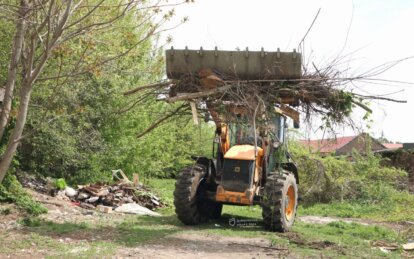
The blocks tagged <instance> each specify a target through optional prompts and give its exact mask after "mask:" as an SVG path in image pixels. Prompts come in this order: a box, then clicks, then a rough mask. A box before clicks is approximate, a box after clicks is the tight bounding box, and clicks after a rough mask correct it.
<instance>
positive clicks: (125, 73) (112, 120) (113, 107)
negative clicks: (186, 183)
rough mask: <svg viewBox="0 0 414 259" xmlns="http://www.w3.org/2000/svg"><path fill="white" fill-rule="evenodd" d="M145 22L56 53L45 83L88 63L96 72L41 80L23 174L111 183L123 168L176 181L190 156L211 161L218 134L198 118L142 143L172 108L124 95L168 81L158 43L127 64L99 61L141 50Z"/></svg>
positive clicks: (172, 124) (130, 19)
mask: <svg viewBox="0 0 414 259" xmlns="http://www.w3.org/2000/svg"><path fill="white" fill-rule="evenodd" d="M141 22H143V21H141V20H140V19H139V17H138V16H136V15H129V16H127V17H126V18H125V19H122V20H119V21H117V22H116V23H115V24H114V25H113V26H112V27H111V28H108V29H107V30H105V31H99V33H96V34H94V35H92V36H93V37H92V36H91V35H89V37H82V38H79V39H75V40H73V41H69V42H67V43H65V44H63V45H62V46H60V47H59V48H57V49H56V50H55V51H54V53H53V54H54V55H53V57H52V58H51V65H49V66H48V67H47V69H46V70H45V73H44V74H43V78H47V77H48V76H52V75H57V74H59V73H60V74H62V75H63V74H65V73H69V72H71V71H72V70H73V69H74V68H75V69H76V65H77V64H78V62H79V60H78V58H79V57H81V56H82V55H84V60H82V66H83V67H87V68H88V69H87V72H86V73H83V74H80V75H76V72H75V75H74V76H73V77H69V78H65V77H62V78H59V79H56V80H45V81H41V80H40V82H39V85H38V87H37V88H35V90H34V93H33V94H32V107H31V108H32V109H31V110H30V112H29V116H28V124H27V130H26V134H29V137H27V138H26V139H24V141H23V143H22V145H21V147H20V150H19V160H20V161H21V165H22V169H23V170H25V171H36V172H38V173H40V174H43V175H45V176H52V177H56V178H65V179H66V180H69V181H70V182H76V183H82V182H94V181H109V180H111V169H118V168H120V169H122V170H124V171H125V172H126V173H127V174H129V175H132V173H135V172H137V173H139V174H140V175H144V176H158V177H170V176H173V175H175V173H176V172H177V171H178V170H180V169H181V168H182V167H183V166H185V165H187V164H188V163H190V162H191V161H190V155H192V154H196V155H197V154H198V155H201V154H208V152H209V150H210V149H211V140H212V137H213V130H212V128H211V127H210V126H209V125H207V124H201V126H197V127H196V126H193V125H192V122H191V116H190V115H184V116H180V117H179V118H173V119H171V120H169V121H167V123H166V124H165V125H163V126H161V127H159V128H157V129H155V130H154V131H152V132H151V133H149V134H147V135H145V136H144V137H142V138H139V139H138V138H137V137H136V135H137V133H138V132H140V131H143V130H145V129H146V128H147V127H149V126H150V125H151V123H152V122H153V121H154V120H156V118H158V117H160V116H162V115H164V114H165V113H166V112H167V111H168V110H170V109H171V108H172V106H171V105H169V104H166V103H164V102H161V101H156V98H157V97H158V96H153V98H145V101H141V102H139V99H140V98H141V97H142V96H144V95H146V94H147V93H145V92H143V93H142V96H140V95H134V96H131V97H128V98H127V97H124V96H123V95H122V93H123V92H124V91H126V90H128V89H131V88H133V87H136V86H137V85H142V84H147V83H150V82H154V81H158V80H160V79H161V78H162V75H163V67H164V63H163V56H162V55H161V53H160V51H159V50H158V49H156V48H155V45H154V44H155V42H154V41H145V42H143V43H140V44H139V45H138V46H137V47H135V48H132V49H131V51H129V52H128V55H125V56H124V57H122V58H121V59H118V60H116V61H114V62H110V63H108V64H106V65H101V64H100V62H99V61H100V60H101V59H102V58H103V57H110V56H114V55H117V54H118V53H122V52H124V51H125V50H128V49H130V48H131V47H133V46H134V45H136V44H137V43H138V42H140V39H142V38H143V37H145V34H146V33H147V31H148V30H150V29H151V26H152V25H151V23H150V22H148V24H147V26H146V27H145V26H144V28H146V30H144V29H141V30H136V27H137V23H141ZM102 42H104V43H105V44H102ZM75 71H76V70H75Z"/></svg>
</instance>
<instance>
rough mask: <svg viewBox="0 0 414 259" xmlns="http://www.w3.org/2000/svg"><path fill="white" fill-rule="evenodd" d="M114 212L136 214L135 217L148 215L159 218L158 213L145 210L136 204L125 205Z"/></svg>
mask: <svg viewBox="0 0 414 259" xmlns="http://www.w3.org/2000/svg"><path fill="white" fill-rule="evenodd" d="M115 211H116V212H121V213H127V214H137V215H148V216H161V215H160V214H159V213H157V212H154V211H152V210H150V209H147V208H145V207H143V206H141V205H139V204H136V203H126V204H123V205H121V206H119V207H118V208H116V209H115Z"/></svg>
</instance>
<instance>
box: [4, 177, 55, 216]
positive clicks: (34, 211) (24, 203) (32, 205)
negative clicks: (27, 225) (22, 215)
mask: <svg viewBox="0 0 414 259" xmlns="http://www.w3.org/2000/svg"><path fill="white" fill-rule="evenodd" d="M0 201H4V202H13V203H15V204H16V206H17V207H18V208H20V209H22V210H23V211H25V212H26V213H28V214H30V215H33V216H38V215H40V214H43V213H46V212H47V209H46V208H44V207H43V206H42V205H41V204H39V203H38V202H36V201H34V200H33V198H32V197H31V196H30V195H29V194H28V193H27V192H26V191H25V190H24V189H23V187H22V185H21V184H20V183H19V181H17V178H16V176H15V175H14V174H11V173H8V174H7V175H6V176H5V178H4V180H3V182H2V184H1V185H0Z"/></svg>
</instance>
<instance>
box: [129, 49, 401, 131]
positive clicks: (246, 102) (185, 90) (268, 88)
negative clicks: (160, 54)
mask: <svg viewBox="0 0 414 259" xmlns="http://www.w3.org/2000/svg"><path fill="white" fill-rule="evenodd" d="M166 65H167V76H168V78H169V79H168V80H167V81H164V82H161V83H156V84H152V85H147V86H143V87H139V88H136V89H133V90H131V91H128V92H126V93H124V94H125V95H130V94H133V93H136V92H141V91H146V92H156V93H157V94H158V95H159V94H161V95H165V98H164V99H165V100H166V101H167V102H169V103H175V102H179V101H181V102H183V101H184V104H183V105H182V106H179V107H178V108H176V109H175V110H173V111H171V112H170V113H168V114H166V116H165V117H164V118H161V119H160V120H158V121H157V122H156V123H155V126H158V125H159V124H161V122H163V121H164V119H165V118H169V117H171V116H174V115H177V114H183V112H185V111H187V112H188V111H190V109H192V112H193V116H194V109H195V108H197V109H198V111H203V110H206V111H209V112H210V113H214V112H212V110H217V109H221V111H223V110H225V109H229V107H233V108H234V107H240V106H242V107H245V108H247V109H248V110H249V111H250V113H251V114H252V115H254V116H255V117H256V116H257V117H261V116H265V114H266V111H267V110H268V109H273V108H274V107H280V108H282V109H284V110H285V111H286V112H287V113H290V114H293V115H294V116H293V117H294V120H295V119H296V120H297V121H298V120H299V118H298V115H295V114H297V113H298V112H301V113H302V114H304V115H305V119H306V120H307V121H310V119H311V117H313V116H321V117H322V119H323V121H324V122H325V124H326V126H328V127H331V126H333V125H335V124H344V123H347V122H348V119H349V118H350V115H351V112H352V110H353V108H354V107H356V106H358V107H360V108H362V109H363V110H365V111H366V113H367V114H370V113H371V112H372V111H371V109H370V108H369V107H368V103H369V101H370V100H373V99H380V100H387V101H394V102H404V101H398V100H394V99H390V98H385V97H381V96H369V95H361V94H357V93H354V92H352V91H350V90H346V89H347V88H348V86H349V85H351V84H354V83H355V82H357V81H369V80H371V77H373V76H376V75H378V74H379V73H381V71H385V70H386V69H388V68H389V67H391V66H394V65H395V64H385V65H383V66H379V67H378V68H376V69H373V70H371V73H362V74H360V75H358V76H353V77H349V76H344V74H345V72H341V71H340V70H339V69H336V67H335V62H333V63H332V64H329V65H328V66H325V67H324V68H318V67H317V66H316V65H315V64H313V63H312V67H311V68H312V69H311V68H309V67H306V66H304V65H303V64H302V57H301V54H300V53H297V52H296V51H295V50H294V51H293V52H280V51H279V50H278V51H277V52H265V51H264V50H263V49H262V50H261V51H249V50H248V49H246V50H245V51H218V50H217V49H215V50H203V49H202V48H201V49H200V50H188V49H184V50H175V49H171V50H167V51H166ZM186 103H190V104H192V105H190V106H189V105H188V104H186ZM231 109H232V108H231ZM211 115H212V117H213V119H215V118H214V117H215V116H214V114H211ZM296 117H297V118H296ZM215 121H216V120H215ZM216 122H217V121H216ZM153 126H154V125H153Z"/></svg>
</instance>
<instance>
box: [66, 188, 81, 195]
mask: <svg viewBox="0 0 414 259" xmlns="http://www.w3.org/2000/svg"><path fill="white" fill-rule="evenodd" d="M65 194H66V196H68V197H73V196H75V195H77V194H78V192H77V191H76V190H75V189H73V188H72V187H69V186H66V187H65Z"/></svg>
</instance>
